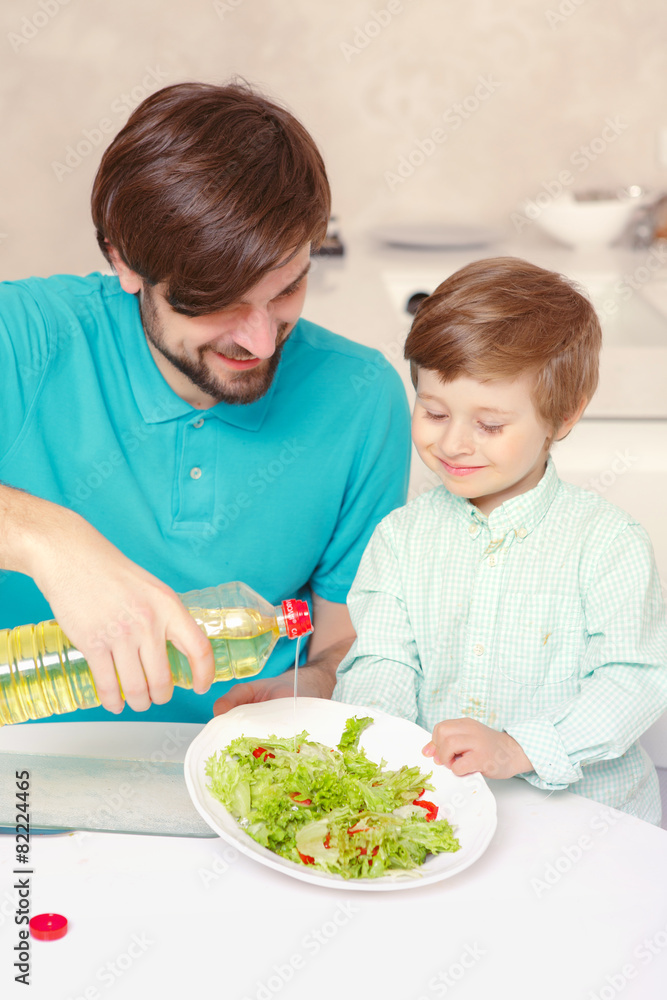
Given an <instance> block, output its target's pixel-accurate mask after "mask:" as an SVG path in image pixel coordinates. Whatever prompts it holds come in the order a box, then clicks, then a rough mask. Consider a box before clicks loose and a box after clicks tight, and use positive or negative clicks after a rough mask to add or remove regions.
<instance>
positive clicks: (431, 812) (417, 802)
mask: <svg viewBox="0 0 667 1000" xmlns="http://www.w3.org/2000/svg"><path fill="white" fill-rule="evenodd" d="M412 804H413V806H421V807H422V809H425V810H426V822H427V823H430V822H431V820H433V819H436V818H437V815H438V807H437V806H436V804H435V803H434V802H427V801H426V799H414V800H413V802H412Z"/></svg>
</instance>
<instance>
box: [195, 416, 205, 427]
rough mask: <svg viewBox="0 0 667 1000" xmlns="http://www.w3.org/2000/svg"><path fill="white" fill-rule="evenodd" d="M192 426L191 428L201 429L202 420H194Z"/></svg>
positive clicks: (201, 418)
mask: <svg viewBox="0 0 667 1000" xmlns="http://www.w3.org/2000/svg"><path fill="white" fill-rule="evenodd" d="M192 426H193V427H203V426H204V418H203V417H200V418H199V420H195V422H194V424H193V425H192Z"/></svg>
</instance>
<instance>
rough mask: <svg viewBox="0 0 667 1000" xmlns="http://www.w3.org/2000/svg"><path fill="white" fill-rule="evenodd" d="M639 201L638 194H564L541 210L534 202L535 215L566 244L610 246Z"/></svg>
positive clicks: (555, 237)
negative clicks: (596, 196)
mask: <svg viewBox="0 0 667 1000" xmlns="http://www.w3.org/2000/svg"><path fill="white" fill-rule="evenodd" d="M637 204H638V202H637V199H636V198H611V199H608V200H607V199H603V200H600V201H596V200H591V201H576V200H575V199H574V198H572V197H562V198H555V199H554V200H553V201H551V202H549V204H548V205H545V206H544V207H540V210H539V214H538V213H536V212H535V206H534V205H533V213H532V217H533V218H534V219H535V222H536V223H537V225H538V226H539V227H540V228H541V229H543V230H544V232H545V233H548V235H549V236H552V237H553V238H554V239H556V240H559V241H560V242H561V243H565V245H566V246H569V247H593V246H608V245H609V244H610V243H613V242H614V241H615V240H617V239H618V237H619V236H620V235H621V233H622V232H623V230H624V229H625V227H626V225H627V223H628V220H629V218H630V216H631V215H632V213H633V211H634V210H635V209H636V208H637Z"/></svg>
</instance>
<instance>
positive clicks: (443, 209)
mask: <svg viewBox="0 0 667 1000" xmlns="http://www.w3.org/2000/svg"><path fill="white" fill-rule="evenodd" d="M666 36H667V8H666V7H665V0H515V2H513V3H510V2H508V0H455V2H454V0H452V2H449V0H446V2H444V0H376V2H375V3H373V2H368V0H329V2H324V0H215V2H213V0H187V3H186V2H184V0H181V2H179V0H67V2H65V0H4V2H3V4H2V6H1V7H0V52H1V53H2V57H1V58H0V100H1V102H2V159H1V162H0V187H1V190H2V198H1V201H0V234H1V235H0V277H4V278H11V277H21V276H25V275H27V274H48V273H51V272H56V271H79V272H84V273H85V272H86V271H89V270H92V269H95V268H97V267H99V266H100V265H101V260H102V259H101V257H100V255H99V254H98V251H97V249H96V245H95V242H94V238H93V233H92V226H91V224H90V221H89V215H88V197H89V192H90V186H91V182H92V178H93V176H94V172H95V169H96V165H97V162H98V159H99V153H100V152H101V150H102V148H103V147H104V145H105V144H106V143H107V142H108V141H109V139H110V137H111V135H112V134H113V133H114V132H116V131H117V130H118V129H119V128H120V127H121V126H122V124H123V123H124V121H125V119H126V117H127V114H128V113H129V109H130V106H132V105H133V104H136V103H137V102H138V100H140V99H141V96H142V94H145V93H147V92H148V91H149V90H151V91H152V90H154V89H157V87H158V86H161V85H164V84H167V83H172V82H176V81H179V80H187V79H200V80H205V81H209V82H224V81H225V80H227V79H228V78H229V77H230V76H231V75H232V74H240V75H242V76H244V77H245V78H247V79H248V80H251V81H253V82H255V83H256V84H258V85H260V86H261V87H262V88H263V89H264V90H266V91H267V92H268V93H270V94H271V95H273V96H274V97H278V98H279V99H281V100H282V101H283V102H284V103H286V104H287V105H288V106H289V107H290V108H291V109H292V110H293V111H294V112H295V113H296V114H297V115H298V116H299V117H300V118H302V120H303V121H304V122H305V124H306V125H307V126H308V127H309V128H310V130H311V131H312V132H313V134H314V135H315V137H316V139H317V140H318V142H319V143H320V145H321V147H322V149H323V152H324V155H325V159H326V161H327V164H328V167H329V171H330V175H331V180H332V185H333V190H334V203H335V211H336V213H337V214H338V215H339V217H340V220H341V225H342V227H343V230H344V231H345V230H347V231H351V230H352V229H359V230H361V229H365V228H367V227H370V226H372V225H375V224H377V223H382V222H385V221H394V220H398V219H400V220H403V219H407V220H413V219H424V218H429V217H437V218H438V219H442V220H447V221H471V222H476V223H490V224H493V225H500V226H504V227H507V228H508V229H510V230H511V221H510V215H511V212H512V211H513V210H514V208H515V206H516V204H517V202H518V201H519V200H520V199H521V198H523V197H524V196H530V195H534V194H535V193H536V192H537V191H539V190H540V189H541V188H542V185H543V184H545V183H546V184H549V182H551V181H553V180H554V179H555V178H557V177H558V174H559V173H560V172H561V171H564V170H567V171H569V174H570V176H571V178H572V180H571V181H568V183H569V184H571V185H572V186H573V187H575V186H576V187H582V188H584V187H591V186H612V187H616V186H620V185H627V184H629V183H640V184H644V185H648V186H652V187H665V188H667V166H660V164H659V162H658V157H657V135H658V131H659V129H661V128H667V102H666V95H667V44H666V43H667V38H666ZM457 103H458V104H459V106H460V110H462V111H463V115H462V114H460V113H459V110H457V108H456V105H457ZM608 120H610V121H611V122H613V123H615V125H614V126H613V127H612V126H611V125H610V124H609V122H608ZM434 130H436V131H434ZM86 131H87V133H88V138H86ZM433 137H435V138H433ZM420 142H421V143H422V147H421V151H420V148H419V143H420ZM86 143H87V144H88V145H86ZM95 143H97V144H96V145H95ZM591 144H592V145H591ZM666 145H667V143H666ZM68 146H71V147H74V148H76V147H77V146H79V149H80V151H81V152H83V154H84V155H83V156H82V157H81V158H80V162H79V163H78V164H77V163H76V160H74V159H72V157H71V155H70V164H72V165H71V166H68V165H67V164H66V163H65V158H66V153H67V147H68ZM581 147H586V148H587V149H588V150H589V152H588V153H587V154H586V153H582V152H581ZM88 148H90V151H88ZM420 161H423V162H420ZM58 164H61V165H62V166H60V167H59V166H58ZM411 164H414V166H412V165H411ZM399 165H402V167H401V170H402V173H403V174H404V175H406V176H404V177H401V176H400V172H399ZM584 167H585V169H584ZM410 171H412V172H410Z"/></svg>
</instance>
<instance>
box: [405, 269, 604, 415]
mask: <svg viewBox="0 0 667 1000" xmlns="http://www.w3.org/2000/svg"><path fill="white" fill-rule="evenodd" d="M601 344H602V331H601V329H600V322H599V320H598V317H597V315H596V313H595V309H594V308H593V306H592V305H591V303H590V302H589V300H588V299H587V298H586V296H585V295H583V294H582V293H581V292H580V291H578V290H577V288H576V287H575V286H574V285H573V284H572V283H571V282H570V281H569V280H568V279H567V278H565V277H564V276H563V275H562V274H556V273H555V272H554V271H547V270H545V269H544V268H541V267H537V266H536V265H535V264H530V263H528V261H525V260H520V259H519V258H518V257H490V258H487V259H486V260H478V261H475V262H474V263H472V264H468V265H467V266H466V267H463V268H461V270H459V271H457V272H456V273H455V274H453V275H452V276H451V277H449V278H447V279H446V281H443V282H442V284H441V285H438V287H437V288H436V290H435V291H434V292H433V294H432V295H429V296H428V298H426V299H424V301H423V302H422V304H421V305H420V307H419V309H418V311H417V315H416V316H415V319H414V322H413V324H412V328H411V330H410V333H409V334H408V338H407V340H406V342H405V352H404V356H405V358H406V359H407V360H408V361H409V362H410V371H411V376H412V381H413V384H414V385H415V386H416V384H417V369H418V368H426V369H428V370H429V371H432V372H435V373H436V374H437V375H439V376H440V378H441V379H442V381H443V382H450V381H452V380H453V379H455V378H458V377H459V376H467V377H468V378H473V379H476V380H477V381H478V382H488V381H495V380H498V379H513V378H517V377H519V376H520V375H524V374H530V373H533V374H534V376H535V382H534V386H533V392H532V396H533V402H534V404H535V409H536V410H537V412H538V413H539V414H540V416H541V417H542V418H543V419H544V420H545V422H546V423H547V424H548V425H549V426H550V427H551V428H552V429H553V430H554V431H556V430H557V429H558V428H559V427H560V425H561V424H562V423H563V421H564V420H565V419H566V418H567V417H569V416H571V415H572V414H574V413H575V412H576V410H577V408H578V406H579V405H580V403H581V400H582V399H586V400H590V399H591V397H592V395H593V393H594V392H595V390H596V388H597V384H598V366H599V356H600V347H601Z"/></svg>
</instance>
